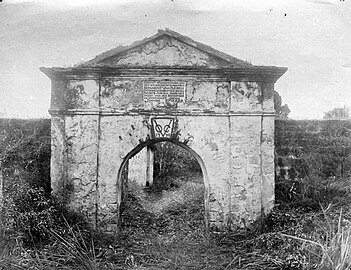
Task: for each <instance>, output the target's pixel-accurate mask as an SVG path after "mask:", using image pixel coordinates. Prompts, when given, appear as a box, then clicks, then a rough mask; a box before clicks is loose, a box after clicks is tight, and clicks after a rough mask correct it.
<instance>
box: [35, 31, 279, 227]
mask: <svg viewBox="0 0 351 270" xmlns="http://www.w3.org/2000/svg"><path fill="white" fill-rule="evenodd" d="M41 71H43V72H44V73H45V74H47V75H48V76H49V77H50V78H51V81H52V94H51V96H52V98H51V107H50V114H51V121H52V122H51V132H52V133H51V142H52V144H51V145H52V157H51V180H52V189H53V193H54V194H56V196H61V197H62V198H63V199H64V200H66V203H67V205H68V206H70V207H71V208H73V209H75V210H76V211H80V212H83V213H85V214H86V216H87V218H88V219H89V220H90V221H91V222H92V223H93V224H94V225H95V226H96V227H97V228H100V229H103V230H107V231H113V230H115V224H114V223H116V222H115V221H116V216H117V215H118V212H119V209H118V207H119V203H120V202H119V201H118V200H116V198H118V193H119V192H121V188H120V187H119V186H118V185H117V181H116V176H117V175H118V172H119V169H120V168H121V166H122V165H123V162H124V160H125V157H126V156H127V155H128V154H129V153H131V151H133V149H135V148H137V149H138V147H139V145H144V144H145V145H146V144H147V143H148V142H150V141H151V142H152V140H157V139H160V138H162V139H169V140H175V141H177V142H178V143H180V144H186V145H187V146H188V147H189V149H192V151H194V152H195V153H197V155H198V158H199V160H202V165H203V168H205V169H206V177H207V178H206V184H207V185H208V188H207V192H208V198H209V199H208V201H209V203H208V209H207V211H208V213H207V215H208V220H209V223H210V224H213V225H215V226H217V227H219V228H223V229H224V228H227V227H228V226H229V227H231V228H236V227H243V226H247V225H248V224H249V223H250V222H252V221H254V220H255V219H257V218H258V217H259V216H260V215H261V214H263V213H267V212H269V211H270V210H271V209H272V208H273V205H274V116H275V112H274V103H273V89H274V83H275V82H276V81H277V80H278V79H279V78H280V77H281V76H282V75H283V74H284V73H285V71H286V68H280V67H271V66H254V65H252V64H250V63H248V62H245V61H242V60H239V59H237V58H235V57H232V56H230V55H227V54H225V53H223V52H220V51H218V50H215V49H213V48H211V47H209V46H206V45H204V44H202V43H199V42H196V41H194V40H192V39H190V38H188V37H186V36H183V35H181V34H178V33H176V32H174V31H171V30H168V29H166V30H160V31H159V33H158V34H156V35H155V36H152V37H150V38H147V39H145V40H143V41H139V42H136V43H133V44H132V45H130V46H125V47H117V48H115V49H113V50H110V51H108V52H105V53H103V54H101V55H99V56H97V57H96V58H95V59H93V60H90V61H88V62H85V63H82V64H80V65H77V66H75V67H72V68H41ZM155 119H156V122H155ZM161 119H168V120H167V121H171V122H167V121H166V122H164V121H163V120H161ZM161 122H162V123H163V124H162V123H161ZM171 124H172V125H171ZM171 126H172V128H170V127H171Z"/></svg>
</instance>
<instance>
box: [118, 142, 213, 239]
mask: <svg viewBox="0 0 351 270" xmlns="http://www.w3.org/2000/svg"><path fill="white" fill-rule="evenodd" d="M160 142H170V143H173V144H175V145H177V146H179V147H181V148H183V149H185V150H186V151H188V152H189V153H190V154H191V155H192V156H193V157H194V158H195V160H196V161H197V162H198V164H199V165H200V168H201V172H202V178H203V184H204V194H203V196H204V206H205V216H204V221H205V231H206V233H207V232H208V231H209V225H210V221H209V215H208V214H209V212H210V211H209V210H210V205H209V179H208V175H207V170H206V166H205V163H204V162H203V160H202V158H201V157H200V156H199V155H198V154H197V153H196V152H195V151H194V150H193V149H191V148H190V147H189V146H188V145H187V144H186V143H184V142H179V141H178V140H176V139H174V138H173V139H172V138H155V139H150V140H147V141H145V142H142V143H140V144H139V145H137V146H136V147H135V148H134V149H133V150H131V151H130V152H129V153H128V154H127V155H126V157H125V158H124V160H123V162H122V164H121V167H120V168H119V170H118V175H117V187H119V188H118V190H119V191H120V192H118V193H117V209H119V207H120V205H121V203H122V193H123V181H127V179H123V177H122V174H123V172H124V170H125V167H126V166H127V164H128V161H129V160H130V159H131V158H132V157H133V156H135V155H137V154H138V153H139V152H140V151H141V150H142V149H143V148H144V147H148V146H150V145H154V144H156V143H160ZM118 211H119V213H118V216H117V217H116V218H117V221H116V222H117V224H119V222H120V220H119V219H120V216H119V215H120V210H118ZM119 225H120V224H119Z"/></svg>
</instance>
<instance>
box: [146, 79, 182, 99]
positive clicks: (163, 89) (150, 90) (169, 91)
mask: <svg viewBox="0 0 351 270" xmlns="http://www.w3.org/2000/svg"><path fill="white" fill-rule="evenodd" d="M185 88H186V83H185V82H180V81H144V83H143V98H144V101H156V102H161V103H167V102H171V103H176V102H181V101H185Z"/></svg>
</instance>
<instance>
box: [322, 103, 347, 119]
mask: <svg viewBox="0 0 351 270" xmlns="http://www.w3.org/2000/svg"><path fill="white" fill-rule="evenodd" d="M350 117H351V115H350V107H348V106H346V105H345V106H344V107H343V108H334V109H332V110H331V111H329V112H326V113H324V116H323V119H349V118H350Z"/></svg>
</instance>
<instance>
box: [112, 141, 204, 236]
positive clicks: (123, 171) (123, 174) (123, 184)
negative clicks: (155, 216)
mask: <svg viewBox="0 0 351 270" xmlns="http://www.w3.org/2000/svg"><path fill="white" fill-rule="evenodd" d="M162 144H163V145H162ZM157 145H161V146H164V145H166V147H167V145H168V146H172V145H173V146H176V147H178V148H179V149H182V150H185V151H186V152H187V153H189V154H190V155H191V156H192V157H193V159H194V160H195V161H196V162H197V164H198V166H199V168H200V170H201V178H202V183H201V185H200V186H201V187H200V186H199V185H198V180H199V179H198V178H197V179H195V182H197V183H195V182H192V181H193V180H194V179H191V181H186V180H184V179H174V180H176V181H177V183H176V184H174V182H173V183H169V184H170V185H168V184H165V185H163V186H162V187H161V188H160V182H157V181H159V180H160V179H156V182H155V183H154V185H153V186H151V185H150V184H149V183H145V185H144V187H140V188H143V189H144V191H145V192H147V193H149V194H150V193H153V194H154V195H155V193H157V192H159V191H162V190H163V189H166V190H167V189H168V187H172V186H173V187H174V186H176V188H181V189H183V192H184V191H185V190H188V194H190V193H189V191H190V192H191V190H189V189H192V191H193V194H192V196H191V199H197V198H198V196H197V195H199V192H201V193H202V200H203V207H204V209H203V210H204V211H202V212H203V215H204V216H203V220H204V230H205V233H206V234H207V233H208V231H209V180H208V174H207V170H206V167H205V163H204V161H203V160H202V158H201V157H200V155H199V154H197V153H196V152H195V151H194V150H193V149H192V148H190V147H189V146H188V145H187V144H186V143H182V142H179V141H177V140H175V139H170V138H156V139H151V140H147V141H145V142H142V143H140V144H139V145H138V146H136V147H135V148H134V149H132V150H131V151H130V152H129V153H128V154H127V155H126V156H125V158H124V160H123V162H122V164H121V166H120V168H119V171H118V175H117V187H118V190H119V192H118V193H117V200H116V201H117V211H118V213H117V219H118V220H117V224H119V228H121V225H122V224H121V211H122V210H123V209H122V207H121V206H122V204H123V203H124V201H125V200H127V197H128V193H127V192H128V189H129V191H130V186H129V183H128V163H129V160H130V159H131V158H133V157H134V156H136V155H137V154H138V153H139V152H140V151H141V150H142V149H144V148H153V149H154V150H155V151H157V147H155V146H157ZM172 151H174V150H172ZM175 151H177V150H176V149H175ZM156 159H157V158H156ZM158 173H159V170H157V169H156V172H155V174H154V175H155V176H156V177H157V174H158ZM168 180H169V179H168ZM187 180H188V179H187ZM190 182H192V183H190ZM157 185H158V186H157ZM153 187H155V189H154V188H153ZM140 188H139V191H140ZM134 190H135V188H134ZM173 191H174V189H173ZM158 198H159V200H162V199H163V201H167V199H164V197H162V196H159V197H158ZM183 199H184V198H183ZM186 199H189V198H186ZM160 210H162V207H161V208H160V207H158V209H155V208H153V211H154V212H157V211H160Z"/></svg>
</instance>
